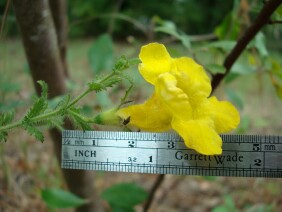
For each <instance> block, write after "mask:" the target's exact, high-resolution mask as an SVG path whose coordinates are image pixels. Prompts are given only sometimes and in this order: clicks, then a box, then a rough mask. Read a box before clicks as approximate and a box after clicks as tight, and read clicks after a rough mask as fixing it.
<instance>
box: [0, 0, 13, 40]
mask: <svg viewBox="0 0 282 212" xmlns="http://www.w3.org/2000/svg"><path fill="white" fill-rule="evenodd" d="M10 3H11V1H10V0H7V3H6V7H5V11H4V14H3V16H2V21H1V27H0V38H1V36H2V34H3V31H4V26H5V22H6V18H7V15H8V12H9V9H10Z"/></svg>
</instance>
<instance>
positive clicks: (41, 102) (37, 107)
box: [25, 80, 48, 119]
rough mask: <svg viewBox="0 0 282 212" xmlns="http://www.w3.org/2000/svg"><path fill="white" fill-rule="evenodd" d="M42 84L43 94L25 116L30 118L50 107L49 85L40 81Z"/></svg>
mask: <svg viewBox="0 0 282 212" xmlns="http://www.w3.org/2000/svg"><path fill="white" fill-rule="evenodd" d="M38 83H39V84H40V86H41V89H42V92H41V96H40V97H39V98H37V99H36V101H35V102H34V104H33V105H32V107H31V108H30V109H29V111H28V112H27V114H26V116H25V118H26V119H30V118H33V117H35V116H38V115H40V114H41V113H43V112H44V111H45V110H46V109H47V108H48V101H47V94H48V86H47V84H46V83H45V82H44V81H41V80H40V81H38Z"/></svg>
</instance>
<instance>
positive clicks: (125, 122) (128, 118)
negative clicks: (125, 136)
mask: <svg viewBox="0 0 282 212" xmlns="http://www.w3.org/2000/svg"><path fill="white" fill-rule="evenodd" d="M129 122H130V116H128V117H127V118H126V119H124V120H123V122H122V124H123V125H127V124H128V123H129Z"/></svg>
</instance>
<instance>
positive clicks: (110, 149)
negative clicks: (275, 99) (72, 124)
mask: <svg viewBox="0 0 282 212" xmlns="http://www.w3.org/2000/svg"><path fill="white" fill-rule="evenodd" d="M62 135H63V141H62V167H63V168H70V169H74V168H75V169H87V170H101V171H125V172H137V173H163V174H179V175H188V174H192V175H214V176H252V177H281V175H282V164H281V163H282V140H281V137H280V136H258V135H222V139H223V141H224V142H223V154H222V155H218V156H204V155H200V154H198V153H196V152H194V151H193V150H191V149H187V148H186V147H185V145H184V143H183V141H182V139H181V138H180V137H179V136H178V135H177V134H175V133H143V132H142V133H141V132H110V131H106V132H103V131H85V132H83V131H69V130H66V131H63V133H62ZM130 141H134V142H133V143H132V142H130ZM69 159H71V160H69Z"/></svg>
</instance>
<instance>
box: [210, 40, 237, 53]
mask: <svg viewBox="0 0 282 212" xmlns="http://www.w3.org/2000/svg"><path fill="white" fill-rule="evenodd" d="M235 45H236V41H232V40H223V41H214V42H211V43H210V44H208V45H206V46H205V47H207V48H217V49H222V50H223V51H231V50H232V49H233V48H234V46H235Z"/></svg>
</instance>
